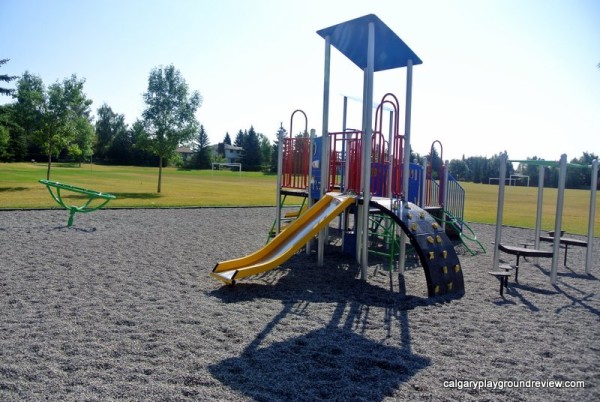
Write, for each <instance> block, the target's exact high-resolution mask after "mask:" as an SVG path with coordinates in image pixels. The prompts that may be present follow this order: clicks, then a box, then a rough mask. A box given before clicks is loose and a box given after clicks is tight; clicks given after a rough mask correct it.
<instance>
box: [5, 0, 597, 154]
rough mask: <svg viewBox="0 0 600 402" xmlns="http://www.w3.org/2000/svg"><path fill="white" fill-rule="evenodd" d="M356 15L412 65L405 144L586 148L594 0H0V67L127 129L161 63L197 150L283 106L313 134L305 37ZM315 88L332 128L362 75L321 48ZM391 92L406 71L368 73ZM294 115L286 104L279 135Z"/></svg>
mask: <svg viewBox="0 0 600 402" xmlns="http://www.w3.org/2000/svg"><path fill="white" fill-rule="evenodd" d="M366 14H375V15H377V16H378V17H379V18H380V19H381V20H382V21H383V22H384V23H385V24H386V25H388V26H389V27H390V28H391V29H392V30H393V31H394V32H395V33H396V34H397V35H398V36H399V37H400V38H401V39H402V40H403V41H404V42H405V43H406V44H407V45H408V46H409V47H410V48H411V49H412V50H413V51H414V52H415V53H416V54H417V55H418V56H419V57H420V59H421V60H423V64H420V65H417V66H415V67H414V70H413V97H412V116H411V122H412V124H411V146H412V148H413V151H414V152H416V153H419V154H421V155H426V154H428V153H429V151H430V149H431V146H432V143H433V142H434V141H439V142H441V144H442V147H443V148H442V149H441V152H442V157H443V158H444V159H446V160H451V159H460V158H462V157H463V156H465V157H470V156H483V157H491V156H493V155H497V154H499V153H501V152H504V151H506V152H508V156H509V158H510V159H513V160H517V159H526V158H528V157H534V156H535V157H538V158H541V159H546V160H558V159H560V155H561V154H567V157H568V160H571V159H573V158H579V157H581V156H582V155H583V153H584V152H588V153H593V154H595V155H599V154H600V68H599V67H598V64H599V63H600V1H598V0H421V1H413V0H370V1H366V0H360V1H357V0H343V1H338V0H252V1H247V0H189V1H184V0H125V1H124V0H96V1H91V0H90V1H82V0H53V1H50V0H45V1H42V0H0V59H5V58H8V59H10V61H9V62H8V63H6V64H4V65H3V66H2V67H1V69H0V73H2V74H10V75H21V74H23V73H24V72H25V71H29V72H30V73H32V74H35V75H38V76H40V77H41V78H42V80H43V82H44V84H45V85H46V86H48V85H50V84H52V83H54V82H56V81H62V80H63V79H64V78H67V77H70V76H71V75H72V74H76V75H77V77H79V78H84V79H85V80H86V82H85V85H84V92H85V93H86V95H87V97H88V98H89V99H91V100H92V101H93V105H92V110H93V111H94V113H96V111H97V109H98V108H99V107H100V106H102V105H103V104H105V103H106V104H107V105H108V106H110V107H111V108H112V110H113V111H114V112H116V113H119V114H123V115H124V116H125V120H126V122H127V123H128V124H131V123H133V122H134V121H135V120H137V119H138V118H140V117H141V114H142V111H143V110H144V106H145V105H144V102H143V97H142V95H143V93H144V92H145V91H146V90H147V87H148V77H149V74H150V71H151V70H152V69H153V68H155V67H160V66H167V65H170V64H172V65H174V66H175V68H177V69H178V70H179V71H180V72H181V74H182V76H183V78H184V79H185V80H186V82H187V84H188V86H189V88H190V90H197V91H199V92H200V94H201V95H202V98H203V102H202V106H201V107H200V108H199V109H198V111H197V114H196V116H197V119H198V121H199V122H200V123H201V124H202V125H203V126H204V128H205V130H206V132H207V134H208V136H209V138H210V142H211V144H216V143H218V142H221V141H222V140H223V138H224V137H225V133H229V134H230V136H231V138H232V139H234V138H235V134H236V133H237V132H238V131H239V130H240V129H241V130H246V129H249V128H250V127H251V126H253V127H254V129H255V130H256V131H257V132H259V133H262V134H264V135H265V136H267V137H268V138H269V139H270V140H271V141H273V140H274V139H275V138H276V132H277V129H278V128H279V126H280V124H283V127H284V128H285V129H286V130H287V131H288V132H289V131H290V117H291V115H292V112H293V111H294V110H296V109H301V110H303V111H304V112H305V113H306V115H307V117H308V127H309V129H310V128H314V129H315V130H316V133H317V135H321V132H322V129H323V120H322V114H323V85H324V84H323V82H324V75H323V71H324V49H325V42H324V40H323V39H322V38H321V37H320V36H319V35H318V34H317V33H316V31H318V30H320V29H322V28H326V27H329V26H332V25H336V24H338V23H341V22H344V21H348V20H351V19H354V18H357V17H360V16H363V15H366ZM330 85H331V86H330V104H329V110H330V115H329V126H328V130H329V131H330V132H335V131H341V129H342V123H343V122H342V111H343V97H344V96H348V97H349V98H350V101H349V103H348V121H347V126H348V127H352V128H358V127H360V126H361V115H362V109H361V108H362V106H361V103H360V100H359V99H360V98H361V97H362V86H363V73H362V71H361V70H360V69H359V68H358V67H356V66H355V65H354V64H353V63H352V62H351V61H350V60H348V59H347V58H346V57H345V56H343V55H342V54H341V53H339V52H338V51H337V50H336V49H332V51H331V82H330ZM5 86H9V85H5ZM405 87H406V69H394V70H388V71H382V72H377V73H375V76H374V96H373V99H374V101H377V102H378V101H379V100H381V98H382V96H383V95H384V94H386V93H393V94H395V95H396V96H397V97H398V99H399V100H400V103H401V105H400V108H401V110H402V111H403V110H404V105H405V96H406V95H405ZM11 101H12V100H11V99H10V98H7V97H1V98H0V103H7V102H11ZM401 118H402V119H404V113H402V116H401ZM402 122H403V120H402ZM304 124H305V123H304V121H303V119H302V118H300V115H299V114H296V117H295V118H294V121H293V131H294V133H297V132H299V131H300V130H302V129H303V128H304ZM400 126H401V130H403V127H404V124H403V123H401V125H400ZM437 150H438V153H439V151H440V149H439V147H437Z"/></svg>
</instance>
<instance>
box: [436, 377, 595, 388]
mask: <svg viewBox="0 0 600 402" xmlns="http://www.w3.org/2000/svg"><path fill="white" fill-rule="evenodd" d="M442 385H443V387H444V388H457V389H483V388H490V389H499V390H500V389H506V388H585V381H568V380H565V381H563V380H488V379H484V380H445V381H444V382H443V384H442Z"/></svg>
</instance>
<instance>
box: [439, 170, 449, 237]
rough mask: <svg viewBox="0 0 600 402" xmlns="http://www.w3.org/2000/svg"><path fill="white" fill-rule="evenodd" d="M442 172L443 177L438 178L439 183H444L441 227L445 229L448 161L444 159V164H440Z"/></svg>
mask: <svg viewBox="0 0 600 402" xmlns="http://www.w3.org/2000/svg"><path fill="white" fill-rule="evenodd" d="M442 163H443V162H442ZM442 172H444V177H441V178H440V183H443V185H444V192H443V193H442V228H443V229H444V231H446V211H447V210H448V209H447V206H448V175H449V173H448V161H446V165H445V166H442Z"/></svg>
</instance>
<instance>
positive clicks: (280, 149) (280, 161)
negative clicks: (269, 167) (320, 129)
mask: <svg viewBox="0 0 600 402" xmlns="http://www.w3.org/2000/svg"><path fill="white" fill-rule="evenodd" d="M283 133H284V131H283V123H281V126H280V127H279V131H278V133H277V138H278V140H279V144H277V191H276V194H277V201H276V203H277V216H276V218H275V219H276V221H277V222H276V224H275V228H276V229H277V232H276V233H275V235H278V234H279V232H280V231H281V181H282V176H283V137H284V136H283ZM240 170H241V169H240Z"/></svg>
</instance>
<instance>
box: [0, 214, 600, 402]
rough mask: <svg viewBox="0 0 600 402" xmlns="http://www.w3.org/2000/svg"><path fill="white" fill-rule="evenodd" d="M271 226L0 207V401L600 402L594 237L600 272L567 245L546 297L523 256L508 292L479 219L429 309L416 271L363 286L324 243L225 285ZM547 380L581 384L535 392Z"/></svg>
mask: <svg viewBox="0 0 600 402" xmlns="http://www.w3.org/2000/svg"><path fill="white" fill-rule="evenodd" d="M274 216H275V209H274V208H201V209H157V210H143V209H135V210H102V211H97V212H95V213H91V214H85V215H83V214H82V215H78V216H77V217H76V218H75V225H74V226H73V227H72V228H66V227H65V224H66V221H67V212H65V211H63V210H48V211H0V247H1V249H0V250H1V251H0V253H1V254H0V255H1V259H0V310H1V312H2V313H1V314H2V315H1V317H2V318H1V320H0V400H2V401H22V400H27V401H37V400H53V401H54V400H61V401H84V400H89V401H96V400H98V401H105V400H130V401H139V400H153V401H185V400H202V401H205V400H219V401H277V400H282V401H293V400H298V401H315V400H340V401H341V400H343V401H369V402H374V401H392V400H410V401H421V400H426V401H431V400H435V401H438V400H448V401H450V400H464V401H469V400H488V401H496V400H497V401H505V400H515V401H517V400H527V401H549V400H552V401H554V400H565V401H566V400H569V401H592V400H600V325H599V321H600V295H599V290H600V286H599V281H598V279H597V278H598V276H599V270H600V261H599V260H600V257H599V254H600V239H598V238H596V239H594V249H595V250H596V252H595V255H594V257H593V269H592V274H593V275H592V276H587V275H585V273H584V261H585V249H583V248H578V247H574V248H571V249H569V260H568V266H567V267H563V266H562V265H563V264H562V253H561V262H560V264H559V273H558V282H557V285H556V286H552V285H551V284H550V280H549V270H550V264H551V262H550V259H540V260H539V265H538V264H534V261H532V260H531V259H529V261H526V262H523V263H522V268H521V270H520V272H519V282H520V283H519V284H515V283H514V280H512V279H511V281H510V284H509V289H508V292H507V293H505V297H504V298H501V297H500V295H499V292H498V288H499V284H498V280H497V279H496V278H494V277H492V276H491V275H489V274H488V271H489V270H490V269H491V265H492V246H491V244H492V241H493V236H494V230H495V227H494V226H490V225H481V224H471V227H472V228H473V229H474V231H475V232H476V233H477V235H478V238H479V239H480V240H481V241H482V243H483V244H484V245H485V246H486V248H487V249H488V252H487V253H486V254H484V253H479V254H477V255H475V256H471V255H470V254H468V253H466V252H464V250H462V248H461V247H458V250H459V252H460V259H461V264H462V266H463V272H464V279H465V289H466V293H465V295H464V296H463V297H461V298H454V299H452V298H427V297H426V287H425V279H424V275H423V270H422V269H421V267H420V266H418V264H417V263H415V262H414V261H412V260H409V261H408V269H407V271H406V272H405V274H404V276H403V277H402V276H400V275H399V274H398V273H395V272H393V273H391V274H390V272H389V271H388V270H387V269H386V268H387V267H386V264H385V261H384V260H381V259H379V260H378V259H376V258H372V259H371V267H370V269H369V278H368V280H367V281H366V282H364V281H360V280H358V279H357V277H358V275H359V267H358V266H357V264H356V263H355V262H354V260H353V258H351V257H350V256H347V255H343V254H341V252H340V249H339V247H334V246H333V245H329V246H328V248H327V250H326V252H325V266H323V267H318V266H317V264H316V256H315V255H314V254H313V255H306V254H305V253H304V254H298V255H296V256H294V257H293V258H292V259H291V260H290V261H288V262H287V263H285V264H284V265H283V266H281V267H280V268H278V269H276V270H273V271H271V272H268V273H265V274H262V275H259V276H256V277H250V278H247V279H246V280H243V281H241V282H240V283H238V284H237V285H236V286H234V287H229V286H222V284H221V283H220V282H219V281H216V280H214V279H212V278H211V277H210V276H209V273H210V271H211V270H212V268H213V266H214V265H215V263H216V262H218V261H222V260H226V259H230V258H235V257H241V256H244V255H246V254H248V253H250V252H252V251H255V250H256V249H258V248H260V247H262V245H264V243H265V241H266V234H267V232H268V230H269V228H270V226H271V223H272V221H273V218H274ZM532 237H533V231H532V230H529V229H520V228H510V227H506V228H504V230H503V241H504V242H505V243H509V244H515V245H518V244H519V243H520V242H522V241H527V240H531V239H532ZM575 237H578V236H575ZM578 238H581V239H584V238H583V237H580V236H579V237H578ZM543 246H544V247H548V248H549V247H550V246H551V245H550V244H547V245H543ZM501 257H502V258H503V259H505V260H507V261H511V262H513V261H514V257H513V256H508V255H502V256H501ZM500 380H504V381H507V383H497V381H500ZM549 380H554V381H557V382H561V381H583V382H584V384H585V386H584V387H579V388H565V387H550V386H546V387H534V385H539V384H535V383H531V381H549ZM466 381H481V382H483V381H486V383H485V384H482V383H479V384H477V385H478V386H475V387H474V386H473V384H470V383H466ZM514 381H529V383H525V384H521V385H523V386H520V387H513V386H512V385H515V384H514ZM482 385H483V386H482ZM494 385H495V388H494ZM568 385H572V384H571V383H569V384H568Z"/></svg>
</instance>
